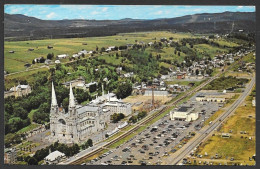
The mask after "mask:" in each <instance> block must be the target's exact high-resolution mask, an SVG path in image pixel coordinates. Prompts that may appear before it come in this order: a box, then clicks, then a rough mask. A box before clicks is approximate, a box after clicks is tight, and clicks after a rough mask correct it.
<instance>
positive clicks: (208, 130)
mask: <svg viewBox="0 0 260 169" xmlns="http://www.w3.org/2000/svg"><path fill="white" fill-rule="evenodd" d="M254 84H255V77H253V78H252V79H251V81H250V83H249V84H247V86H246V89H245V90H244V92H243V93H242V95H241V96H240V97H239V98H238V99H237V100H236V101H235V102H234V103H233V104H232V105H230V106H229V107H228V109H227V111H226V112H224V113H223V114H222V115H221V116H219V117H218V118H217V119H216V120H215V121H214V122H212V124H211V125H209V126H205V127H204V128H202V130H201V131H202V132H200V133H197V135H196V136H195V137H194V138H193V139H192V140H190V141H189V142H188V143H187V144H186V145H185V146H183V147H182V148H181V149H179V150H178V151H177V152H176V153H174V154H173V155H171V156H169V157H167V158H166V159H164V160H163V164H165V165H176V164H179V163H181V162H182V161H181V160H182V159H183V158H184V157H185V156H186V155H188V153H190V152H191V151H192V150H193V149H194V148H195V147H196V146H197V145H199V144H200V143H201V142H202V141H203V140H205V139H207V138H208V137H209V136H211V135H212V133H213V132H214V130H215V129H217V128H218V127H219V126H220V125H221V123H222V122H223V121H224V120H225V119H226V118H227V117H229V116H230V115H232V113H233V112H234V111H235V110H236V108H237V107H238V106H239V105H240V104H241V103H242V102H243V101H244V100H245V98H246V97H247V96H248V95H249V94H250V91H251V89H252V88H253V86H254ZM219 120H221V121H219Z"/></svg>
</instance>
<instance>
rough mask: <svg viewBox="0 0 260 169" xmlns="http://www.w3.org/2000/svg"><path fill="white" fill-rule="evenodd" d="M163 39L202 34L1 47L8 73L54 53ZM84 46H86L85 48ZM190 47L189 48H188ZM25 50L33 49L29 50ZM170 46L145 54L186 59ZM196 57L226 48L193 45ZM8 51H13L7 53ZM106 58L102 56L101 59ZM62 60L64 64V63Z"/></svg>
mask: <svg viewBox="0 0 260 169" xmlns="http://www.w3.org/2000/svg"><path fill="white" fill-rule="evenodd" d="M162 37H166V38H169V37H173V41H179V40H180V39H182V38H200V37H201V35H192V34H190V33H171V32H166V31H161V32H159V31H156V32H138V33H122V34H118V35H114V36H104V37H87V38H67V39H45V40H31V41H13V42H5V44H4V56H5V63H4V66H5V71H8V72H9V73H12V72H17V71H23V70H25V69H26V68H25V67H24V64H26V63H30V64H31V63H32V60H33V59H34V58H38V57H41V56H43V57H45V58H46V56H47V54H48V53H53V54H54V56H56V55H58V54H69V55H70V56H71V55H72V54H74V53H77V52H79V51H80V50H82V49H85V50H87V51H90V50H95V49H96V47H98V48H99V49H101V48H102V47H105V48H106V47H109V46H120V45H126V44H136V43H138V42H141V41H142V42H145V43H149V42H154V41H157V42H158V41H160V38H162ZM215 42H217V43H219V44H221V45H226V46H227V47H234V46H237V45H238V44H236V43H234V42H227V41H225V40H216V41H215ZM86 44H87V45H86ZM48 45H50V46H53V49H48V48H47V46H48ZM188 46H189V45H188ZM28 49H34V50H33V51H29V50H28ZM174 50H175V49H174V48H173V47H165V48H163V49H161V50H159V51H156V50H152V49H150V48H147V49H146V52H148V53H152V54H153V55H157V54H160V55H161V57H162V59H166V60H173V59H176V60H178V61H182V60H183V57H184V56H186V55H185V54H184V53H182V52H180V56H178V55H177V54H175V53H174ZM193 50H196V52H197V54H198V56H203V54H205V53H207V54H208V55H210V56H212V57H213V56H214V55H215V54H217V53H220V52H226V51H227V50H228V48H225V49H224V48H218V47H213V46H210V45H206V44H199V45H194V49H193ZM9 51H15V52H14V53H9ZM103 57H105V56H103ZM67 60H68V59H65V60H64V61H67ZM41 65H43V63H37V64H36V65H34V67H39V66H41Z"/></svg>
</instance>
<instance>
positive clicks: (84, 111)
mask: <svg viewBox="0 0 260 169" xmlns="http://www.w3.org/2000/svg"><path fill="white" fill-rule="evenodd" d="M110 115H111V112H110V111H109V110H107V109H103V108H102V107H101V106H98V105H94V104H89V105H85V106H82V105H79V104H77V101H76V100H75V98H74V95H73V91H72V86H71V84H70V94H69V107H68V112H65V110H64V109H63V108H62V107H59V106H58V104H57V99H56V94H55V90H54V86H53V84H52V99H51V110H50V131H51V135H50V141H51V142H55V141H59V142H60V143H66V144H68V143H79V142H81V141H84V140H86V139H87V138H89V136H90V135H92V134H93V133H96V132H98V131H101V130H103V129H104V128H105V126H106V123H107V122H109V121H110Z"/></svg>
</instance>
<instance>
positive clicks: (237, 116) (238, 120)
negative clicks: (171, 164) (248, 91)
mask: <svg viewBox="0 0 260 169" xmlns="http://www.w3.org/2000/svg"><path fill="white" fill-rule="evenodd" d="M241 131H246V134H241ZM221 133H230V134H231V137H230V138H222V137H221ZM250 137H251V138H252V140H250V139H249V138H250ZM255 143H256V142H255V107H253V106H252V96H248V97H247V98H246V100H245V102H244V103H243V104H242V105H241V106H240V107H238V109H237V110H236V111H235V113H234V115H233V116H231V117H230V118H229V119H228V120H227V121H226V122H224V124H223V125H222V127H221V128H220V130H219V131H216V132H215V136H212V137H211V138H210V139H209V140H208V141H206V142H204V143H203V144H202V145H201V146H200V147H199V148H198V150H197V152H196V153H197V154H202V155H204V154H205V153H206V154H208V155H207V156H204V157H203V159H198V160H201V161H203V160H204V159H206V160H209V161H211V160H210V158H211V157H212V156H215V154H216V153H217V154H218V155H219V156H220V158H218V159H215V160H214V163H222V164H223V162H224V163H230V162H231V161H230V158H231V157H233V158H234V162H236V163H238V164H240V163H242V164H243V165H245V164H249V165H254V164H255V161H254V160H252V161H249V157H251V158H252V156H253V155H254V154H255V152H256V150H255ZM198 160H197V161H198ZM192 161H193V160H192ZM234 162H233V163H234Z"/></svg>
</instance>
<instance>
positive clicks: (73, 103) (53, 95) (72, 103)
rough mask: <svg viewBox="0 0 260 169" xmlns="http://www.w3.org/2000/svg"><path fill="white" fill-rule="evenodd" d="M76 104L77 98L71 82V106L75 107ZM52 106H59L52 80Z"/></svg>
mask: <svg viewBox="0 0 260 169" xmlns="http://www.w3.org/2000/svg"><path fill="white" fill-rule="evenodd" d="M75 105H76V104H75V98H74V95H73V91H72V86H71V83H70V95H69V108H74V107H75ZM51 106H52V107H54V106H58V103H57V99H56V94H55V89H54V85H53V82H52V93H51Z"/></svg>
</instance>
